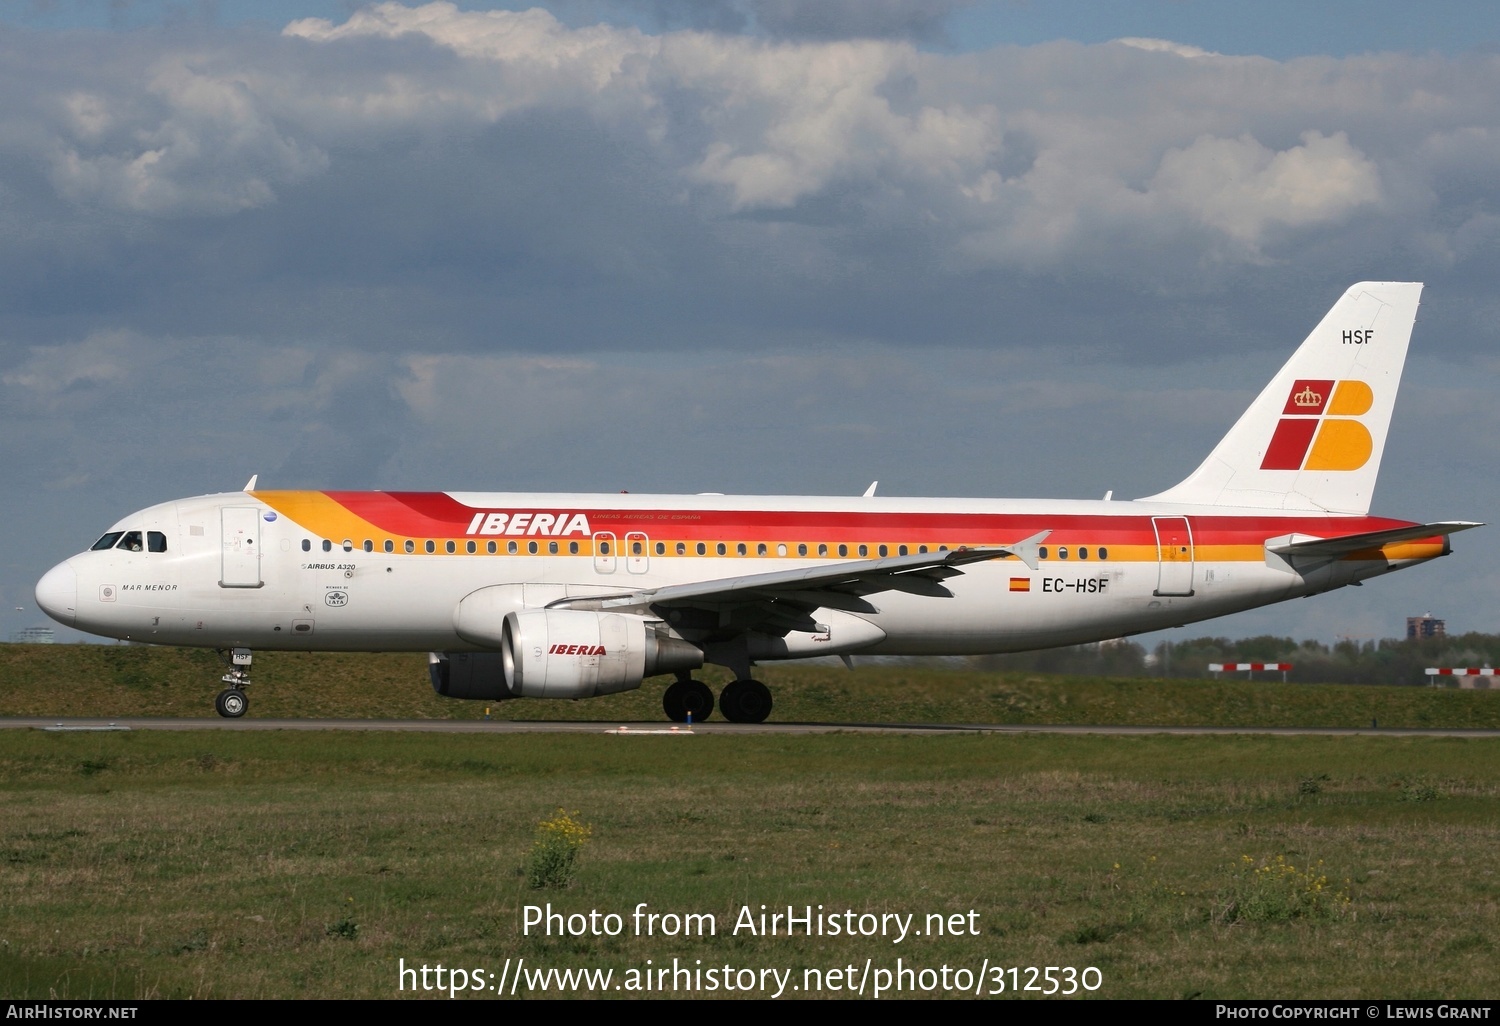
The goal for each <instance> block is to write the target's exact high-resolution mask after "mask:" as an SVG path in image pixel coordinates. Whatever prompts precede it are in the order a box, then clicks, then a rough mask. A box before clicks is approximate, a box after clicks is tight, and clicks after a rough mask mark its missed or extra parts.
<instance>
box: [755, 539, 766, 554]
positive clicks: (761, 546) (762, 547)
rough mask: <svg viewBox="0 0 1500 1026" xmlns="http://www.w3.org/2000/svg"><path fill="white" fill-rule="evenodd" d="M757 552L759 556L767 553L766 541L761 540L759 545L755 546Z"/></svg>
mask: <svg viewBox="0 0 1500 1026" xmlns="http://www.w3.org/2000/svg"><path fill="white" fill-rule="evenodd" d="M755 554H756V555H757V556H764V555H765V554H766V543H765V542H761V543H760V544H759V545H757V546H755Z"/></svg>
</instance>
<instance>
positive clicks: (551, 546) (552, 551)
mask: <svg viewBox="0 0 1500 1026" xmlns="http://www.w3.org/2000/svg"><path fill="white" fill-rule="evenodd" d="M547 554H548V555H551V556H555V555H557V542H548V543H547Z"/></svg>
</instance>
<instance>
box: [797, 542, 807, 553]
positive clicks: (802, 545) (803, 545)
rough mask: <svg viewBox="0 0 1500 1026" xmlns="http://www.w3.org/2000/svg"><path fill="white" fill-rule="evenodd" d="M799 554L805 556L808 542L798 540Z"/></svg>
mask: <svg viewBox="0 0 1500 1026" xmlns="http://www.w3.org/2000/svg"><path fill="white" fill-rule="evenodd" d="M797 555H799V556H805V555H807V542H798V543H797Z"/></svg>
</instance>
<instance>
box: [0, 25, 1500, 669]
mask: <svg viewBox="0 0 1500 1026" xmlns="http://www.w3.org/2000/svg"><path fill="white" fill-rule="evenodd" d="M1418 13H1420V17H1418ZM1497 44H1500V6H1496V5H1486V4H1479V3H1442V2H1439V3H1434V4H1428V5H1422V6H1421V7H1420V8H1418V7H1415V6H1412V5H1410V4H1406V3H1400V4H1398V3H1394V2H1384V0H1374V2H1360V3H1338V2H1332V3H1320V4H1306V3H1291V2H1282V0H1267V2H1264V3H1257V4H1255V5H1246V4H1243V3H1234V4H1231V3H1217V2H1215V3H1208V2H1196V0H1140V2H1130V0H1110V2H1105V0H1094V2H1066V0H1062V2H1056V3H1040V2H1030V3H1023V2H965V0H817V2H803V0H717V2H715V0H693V2H689V0H567V2H561V0H560V2H557V3H554V4H550V5H546V4H544V5H542V6H540V7H538V8H534V9H522V7H521V5H507V4H482V3H480V4H449V3H433V4H427V5H417V4H411V5H401V4H395V3H386V4H379V5H373V6H364V5H359V4H352V3H344V2H337V0H304V2H298V0H269V2H257V3H254V4H251V3H246V2H240V0H220V2H216V3H214V2H196V3H189V2H155V3H150V2H135V3H132V2H126V0H109V2H90V0H8V2H4V0H0V473H3V474H4V477H5V481H6V484H7V487H6V488H5V489H4V492H3V494H0V518H3V523H4V524H5V526H6V528H7V530H6V531H5V539H6V540H5V542H4V544H3V546H0V610H3V611H4V614H5V615H4V618H3V622H0V636H3V637H9V636H10V634H11V633H12V632H13V631H15V630H18V629H20V628H22V627H28V626H37V625H42V624H45V623H47V621H46V618H45V616H43V614H41V613H40V612H39V611H38V610H37V609H36V606H35V603H34V599H33V596H32V589H33V587H34V584H35V582H36V580H37V579H38V578H39V577H40V576H41V575H42V573H44V572H45V571H46V569H47V568H48V567H50V566H52V565H53V564H55V563H57V562H59V561H61V560H62V559H64V558H66V557H67V556H68V555H70V554H72V553H73V552H76V551H78V550H79V549H82V548H84V547H86V546H87V545H88V544H89V543H91V542H92V541H93V540H94V539H95V538H96V537H97V536H98V535H99V534H100V533H102V531H103V530H104V529H105V528H106V527H107V526H109V524H111V523H112V522H114V521H115V520H117V519H119V518H120V517H122V516H124V515H125V514H127V513H129V512H130V511H132V510H135V509H139V508H142V507H144V506H148V505H151V504H154V503H156V502H160V501H165V500H168V499H172V498H177V497H182V496H187V495H196V494H202V493H208V492H217V491H227V490H233V489H237V488H239V487H241V486H242V485H243V484H244V483H245V481H246V480H247V479H248V478H249V477H250V476H251V475H252V474H257V475H259V483H260V485H261V486H262V487H267V488H346V489H364V488H381V489H390V490H397V489H403V490H413V489H453V490H555V491H599V492H613V491H619V490H621V489H628V490H630V491H632V492H703V491H721V492H732V493H741V494H843V495H857V494H859V493H860V492H862V491H863V490H864V489H865V487H866V486H868V484H869V483H870V482H871V481H872V480H876V479H878V480H879V481H880V482H881V483H880V494H882V495H929V496H930V495H939V496H940V495H955V496H994V497H1030V496H1047V497H1059V498H1098V497H1101V496H1103V495H1104V493H1105V492H1106V491H1112V492H1113V493H1114V495H1115V497H1117V498H1128V497H1134V496H1139V495H1148V494H1151V493H1153V492H1156V491H1160V490H1162V489H1164V488H1166V487H1169V486H1170V485H1172V484H1174V483H1176V482H1177V481H1178V480H1180V479H1181V478H1183V477H1185V476H1186V475H1187V474H1188V473H1189V472H1190V471H1192V470H1193V468H1195V467H1196V466H1197V465H1198V464H1199V462H1201V461H1202V459H1203V457H1204V456H1205V455H1207V453H1208V451H1209V450H1210V449H1211V448H1212V446H1213V444H1214V442H1216V441H1217V439H1218V438H1219V437H1220V436H1221V435H1222V434H1223V433H1224V432H1225V431H1226V430H1227V429H1228V427H1229V426H1230V425H1231V424H1232V423H1233V421H1234V420H1235V418H1236V417H1237V416H1238V415H1239V413H1240V412H1241V411H1242V410H1243V409H1244V408H1245V406H1246V405H1248V403H1249V402H1250V400H1251V399H1252V398H1253V397H1254V396H1255V394H1256V393H1257V392H1258V391H1259V390H1260V388H1261V387H1262V386H1263V385H1264V384H1265V382H1266V381H1267V380H1269V378H1270V377H1271V375H1272V374H1273V373H1274V372H1275V371H1276V370H1277V368H1278V367H1280V365H1281V364H1282V363H1283V362H1284V361H1285V359H1286V358H1287V356H1288V355H1289V354H1290V353H1291V351H1292V350H1293V349H1294V348H1295V347H1296V345H1297V344H1298V343H1299V342H1300V341H1301V340H1302V339H1303V337H1305V335H1306V334H1307V332H1308V331H1309V330H1310V329H1311V328H1312V326H1313V325H1314V324H1315V323H1316V322H1317V321H1318V319H1319V318H1320V317H1321V316H1322V314H1323V313H1324V312H1325V311H1326V310H1327V309H1328V307H1330V306H1331V305H1332V303H1333V302H1334V300H1336V299H1337V298H1338V296H1339V295H1340V294H1341V293H1342V292H1343V291H1344V289H1345V288H1347V287H1348V286H1349V285H1350V284H1352V283H1354V282H1357V281H1362V280H1401V281H1423V282H1425V283H1426V284H1427V288H1426V291H1425V292H1424V294H1423V305H1422V309H1421V312H1420V314H1419V317H1418V322H1417V326H1416V331H1415V333H1414V336H1413V341H1412V346H1411V352H1410V356H1409V359H1408V363H1407V368H1406V376H1405V381H1404V384H1403V388H1402V392H1401V395H1400V398H1399V399H1398V402H1397V407H1396V413H1395V418H1394V421H1393V424H1392V429H1391V436H1390V440H1389V442H1388V444H1387V447H1386V452H1385V458H1384V463H1383V465H1382V473H1381V479H1380V485H1379V487H1378V489H1377V491H1376V496H1375V504H1374V512H1376V513H1379V514H1383V515H1388V516H1394V517H1401V518H1406V519H1412V520H1440V519H1460V520H1485V521H1488V520H1492V519H1494V508H1495V505H1496V500H1497V498H1500V480H1497V475H1496V474H1495V468H1496V466H1497V459H1496V457H1497V448H1500V444H1497V440H1500V432H1497V417H1500V414H1497V412H1496V409H1497V403H1496V401H1495V396H1496V392H1497V388H1496V386H1497V384H1500V353H1497V349H1496V341H1497V334H1500V320H1497V315H1500V301H1497V299H1496V297H1495V295H1494V291H1493V290H1494V284H1495V282H1497V281H1500V173H1497V172H1500V50H1497ZM1495 530H1496V529H1493V528H1492V529H1486V530H1480V531H1474V532H1469V533H1465V534H1462V535H1460V536H1458V537H1457V538H1455V541H1454V545H1455V548H1456V550H1457V551H1456V555H1455V556H1453V557H1451V558H1448V559H1445V560H1440V561H1438V562H1436V563H1434V564H1431V565H1428V566H1423V567H1419V568H1415V569H1412V570H1408V571H1405V572H1403V573H1400V574H1397V575H1394V576H1391V577H1387V578H1382V579H1380V580H1377V581H1373V582H1370V583H1369V584H1367V585H1366V586H1365V587H1362V588H1351V589H1345V590H1344V591H1342V592H1339V593H1335V594H1332V595H1327V596H1321V597H1317V598H1314V599H1311V600H1307V601H1301V600H1299V601H1296V602H1293V603H1288V604H1283V605H1280V606H1273V607H1269V608H1267V609H1265V610H1259V611H1255V612H1252V613H1247V614H1241V615H1239V616H1235V617H1230V618H1226V619H1223V620H1219V621H1213V622H1209V623H1204V624H1195V625H1189V626H1188V627H1186V628H1184V629H1182V630H1179V631H1175V632H1171V636H1173V637H1180V638H1186V637H1195V636H1199V635H1202V634H1223V635H1228V636H1231V637H1239V636H1248V635H1254V634H1262V633H1272V634H1278V635H1289V636H1292V637H1295V638H1298V639H1301V638H1318V639H1320V640H1323V641H1334V640H1337V639H1339V638H1340V637H1352V638H1360V639H1368V638H1379V637H1390V636H1396V635H1398V634H1400V633H1401V632H1402V630H1403V628H1404V618H1405V617H1406V616H1409V615H1415V614H1420V613H1425V612H1428V611H1431V612H1432V613H1433V614H1434V615H1436V616H1440V617H1445V618H1446V619H1447V620H1448V626H1449V630H1450V632H1462V631H1468V630H1480V631H1487V632H1495V631H1500V615H1497V613H1500V585H1497V583H1496V580H1497V574H1500V548H1497V545H1500V543H1497V541H1496V540H1495V538H1494V537H1492V535H1494V532H1495ZM1496 537H1500V536H1496ZM58 635H59V637H60V638H72V637H76V635H74V634H72V633H71V632H68V631H65V630H63V629H62V628H60V627H59V628H58ZM1149 641H1150V639H1148V643H1149Z"/></svg>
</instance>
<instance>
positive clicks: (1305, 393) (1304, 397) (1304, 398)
mask: <svg viewBox="0 0 1500 1026" xmlns="http://www.w3.org/2000/svg"><path fill="white" fill-rule="evenodd" d="M1292 402H1293V403H1294V404H1295V405H1297V406H1311V407H1314V408H1316V407H1319V406H1322V405H1323V397H1322V396H1321V395H1319V394H1318V393H1317V392H1314V391H1313V390H1312V386H1311V385H1308V386H1307V387H1306V388H1304V389H1303V390H1302V391H1300V392H1298V393H1297V394H1296V395H1294V396H1292Z"/></svg>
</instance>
